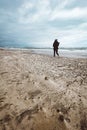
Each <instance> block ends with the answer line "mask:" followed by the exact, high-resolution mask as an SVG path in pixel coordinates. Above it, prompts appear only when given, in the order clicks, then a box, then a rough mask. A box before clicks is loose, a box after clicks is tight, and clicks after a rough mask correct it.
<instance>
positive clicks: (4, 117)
mask: <svg viewBox="0 0 87 130" xmlns="http://www.w3.org/2000/svg"><path fill="white" fill-rule="evenodd" d="M0 130H87V59H81V58H80V59H73V58H63V57H55V58H54V57H52V56H47V55H39V54H33V53H31V52H29V51H28V50H20V51H18V50H15V51H11V50H4V49H2V50H0Z"/></svg>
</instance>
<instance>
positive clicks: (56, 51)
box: [54, 48, 59, 57]
mask: <svg viewBox="0 0 87 130" xmlns="http://www.w3.org/2000/svg"><path fill="white" fill-rule="evenodd" d="M55 54H57V55H58V56H59V54H58V48H56V49H55V48H54V57H55Z"/></svg>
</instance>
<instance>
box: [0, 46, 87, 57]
mask: <svg viewBox="0 0 87 130" xmlns="http://www.w3.org/2000/svg"><path fill="white" fill-rule="evenodd" d="M0 48H1V49H2V47H0ZM3 48H5V49H10V50H26V51H31V52H32V53H36V54H43V55H50V56H53V53H54V52H53V48H36V47H3ZM59 56H60V57H72V58H87V47H81V48H79V47H78V48H59Z"/></svg>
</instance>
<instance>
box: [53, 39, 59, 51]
mask: <svg viewBox="0 0 87 130" xmlns="http://www.w3.org/2000/svg"><path fill="white" fill-rule="evenodd" d="M58 46H59V42H58V41H57V40H55V41H54V43H53V47H54V49H58Z"/></svg>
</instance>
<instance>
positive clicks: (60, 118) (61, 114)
mask: <svg viewBox="0 0 87 130" xmlns="http://www.w3.org/2000/svg"><path fill="white" fill-rule="evenodd" d="M58 120H59V121H61V122H63V121H64V115H63V113H62V112H59V116H58Z"/></svg>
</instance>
